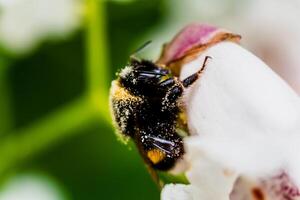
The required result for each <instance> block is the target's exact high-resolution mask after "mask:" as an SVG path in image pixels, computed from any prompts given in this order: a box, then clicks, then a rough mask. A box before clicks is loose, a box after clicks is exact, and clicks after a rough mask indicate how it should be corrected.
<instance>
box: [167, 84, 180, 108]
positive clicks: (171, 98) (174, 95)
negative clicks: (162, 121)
mask: <svg viewBox="0 0 300 200" xmlns="http://www.w3.org/2000/svg"><path fill="white" fill-rule="evenodd" d="M182 93H183V87H182V86H181V85H175V86H173V87H172V88H170V89H169V91H168V92H167V94H166V96H165V97H164V98H163V101H162V111H166V110H168V109H173V108H174V107H176V106H177V100H178V99H179V97H181V96H182Z"/></svg>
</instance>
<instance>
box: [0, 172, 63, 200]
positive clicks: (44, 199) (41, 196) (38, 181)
mask: <svg viewBox="0 0 300 200" xmlns="http://www.w3.org/2000/svg"><path fill="white" fill-rule="evenodd" d="M66 199H67V197H66V195H65V194H63V191H62V190H61V189H60V188H59V187H58V186H57V185H56V184H55V183H54V182H53V181H52V180H50V179H49V178H47V177H45V176H42V175H37V174H24V175H17V176H15V177H13V178H11V179H9V180H8V181H7V182H5V184H3V185H2V186H1V188H0V200H66Z"/></svg>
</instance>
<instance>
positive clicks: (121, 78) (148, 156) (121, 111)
mask: <svg viewBox="0 0 300 200" xmlns="http://www.w3.org/2000/svg"><path fill="white" fill-rule="evenodd" d="M208 58H209V57H206V58H205V61H204V63H203V66H202V68H201V70H200V71H198V72H197V73H195V74H192V75H191V76H189V77H187V78H186V79H184V80H182V81H180V80H179V79H178V77H175V76H173V75H172V73H171V71H170V70H169V69H167V68H166V67H162V66H159V65H157V64H155V63H153V62H151V61H148V60H138V59H136V58H131V60H130V62H129V64H128V65H127V66H126V67H125V68H123V69H122V70H121V71H120V72H119V73H118V77H117V79H116V80H114V81H113V82H112V86H111V90H110V108H111V113H112V116H113V119H114V122H115V126H116V129H117V130H118V132H120V133H121V135H123V136H125V137H129V138H131V139H132V140H133V141H134V143H135V144H136V146H137V148H138V149H139V152H140V154H141V156H142V157H143V159H144V161H145V162H146V164H147V165H148V166H151V168H153V169H155V170H161V171H168V170H170V169H171V168H172V167H173V166H174V165H175V163H176V161H177V160H179V159H180V158H181V157H182V155H183V154H184V146H183V138H182V136H181V135H180V134H179V133H178V129H177V128H178V121H179V120H180V119H179V118H180V114H181V113H182V111H183V108H182V107H183V106H182V105H183V102H182V98H181V97H182V95H183V92H184V90H185V89H186V88H188V87H190V86H191V85H192V84H193V83H194V82H195V81H196V80H197V79H198V78H199V76H200V74H201V72H202V71H203V70H204V68H205V64H206V61H207V59H208Z"/></svg>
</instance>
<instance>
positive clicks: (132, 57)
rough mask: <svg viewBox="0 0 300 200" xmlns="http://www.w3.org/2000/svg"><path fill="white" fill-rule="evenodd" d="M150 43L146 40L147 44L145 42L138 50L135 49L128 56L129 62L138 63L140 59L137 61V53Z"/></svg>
mask: <svg viewBox="0 0 300 200" xmlns="http://www.w3.org/2000/svg"><path fill="white" fill-rule="evenodd" d="M151 42H152V41H151V40H148V41H147V42H145V43H144V44H143V45H142V46H140V47H139V48H137V49H136V50H135V51H134V52H133V53H132V54H131V56H130V60H133V61H139V60H140V59H138V58H137V57H136V54H138V53H139V52H141V51H142V50H144V49H145V48H146V47H147V46H148V45H149V44H150V43H151Z"/></svg>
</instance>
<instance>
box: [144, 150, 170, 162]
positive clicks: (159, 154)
mask: <svg viewBox="0 0 300 200" xmlns="http://www.w3.org/2000/svg"><path fill="white" fill-rule="evenodd" d="M147 156H148V158H149V159H150V160H151V162H152V163H153V164H157V163H159V162H160V161H162V160H163V159H164V158H165V157H166V154H165V153H164V152H163V151H161V150H159V149H152V150H150V151H148V152H147Z"/></svg>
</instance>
